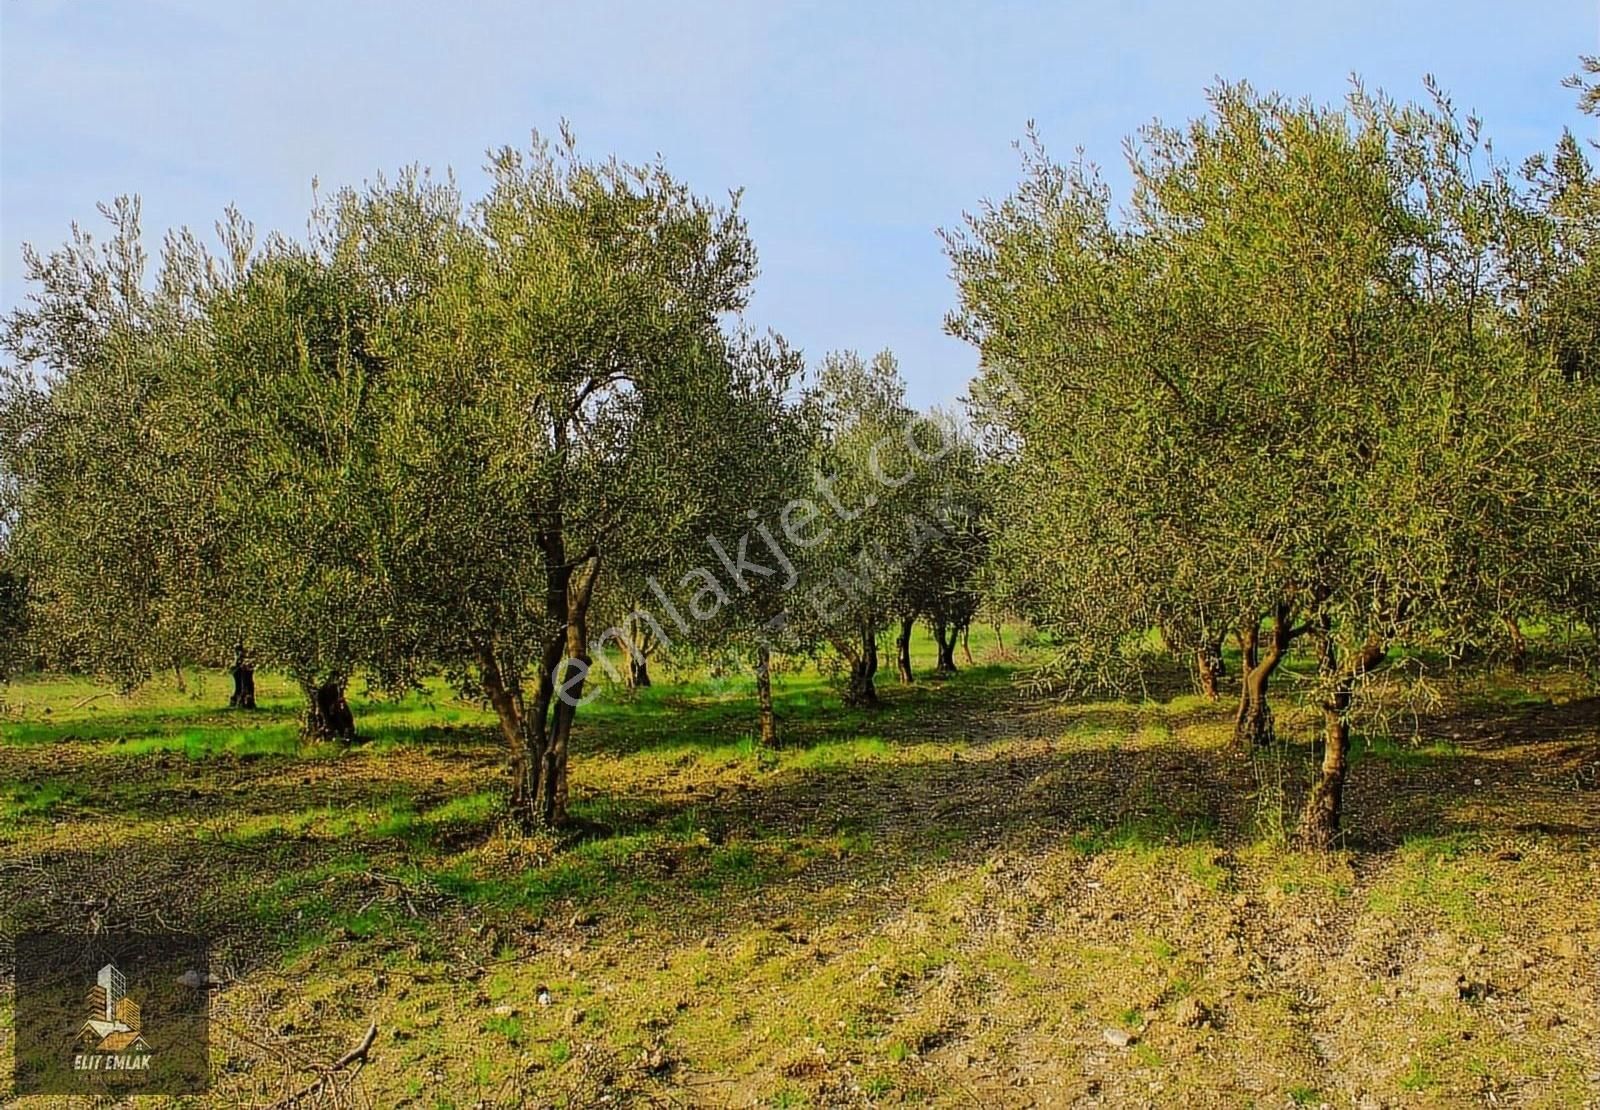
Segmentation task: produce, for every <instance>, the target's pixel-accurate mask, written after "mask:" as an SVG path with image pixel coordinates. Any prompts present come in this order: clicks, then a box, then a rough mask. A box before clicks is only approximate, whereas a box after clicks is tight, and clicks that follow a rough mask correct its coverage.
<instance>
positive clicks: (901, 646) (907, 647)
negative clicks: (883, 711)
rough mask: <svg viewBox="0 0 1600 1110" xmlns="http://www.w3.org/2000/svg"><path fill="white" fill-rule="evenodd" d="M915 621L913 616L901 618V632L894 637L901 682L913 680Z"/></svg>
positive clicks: (895, 658) (895, 656) (895, 660)
mask: <svg viewBox="0 0 1600 1110" xmlns="http://www.w3.org/2000/svg"><path fill="white" fill-rule="evenodd" d="M914 623H915V620H914V618H912V617H901V618H900V634H899V635H897V636H896V637H895V638H894V663H895V669H896V670H897V671H898V672H899V675H900V681H901V682H907V683H909V682H911V681H913V676H912V674H911V628H912V625H913V624H914Z"/></svg>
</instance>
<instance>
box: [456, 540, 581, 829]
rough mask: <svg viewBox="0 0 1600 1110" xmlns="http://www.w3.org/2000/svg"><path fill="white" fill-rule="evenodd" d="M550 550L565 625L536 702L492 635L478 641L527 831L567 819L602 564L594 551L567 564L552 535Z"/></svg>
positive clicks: (554, 607) (551, 591)
mask: <svg viewBox="0 0 1600 1110" xmlns="http://www.w3.org/2000/svg"><path fill="white" fill-rule="evenodd" d="M546 550H547V562H546V566H547V606H548V609H549V611H550V613H551V614H552V616H555V615H558V614H559V616H560V619H561V621H562V623H561V624H560V625H559V626H558V627H557V628H556V629H555V631H554V632H553V633H552V634H551V635H550V636H549V638H548V639H546V640H545V642H544V645H543V653H542V655H541V657H540V659H539V669H538V672H537V674H536V676H535V678H536V685H535V686H534V693H533V697H532V699H531V700H529V701H527V702H526V703H525V702H524V700H523V694H522V684H521V678H520V676H519V674H518V673H517V670H516V668H515V667H514V666H511V665H508V662H507V661H506V660H504V659H503V658H502V656H501V654H500V653H499V652H498V651H497V650H496V645H495V642H494V639H493V637H492V636H488V635H481V636H475V637H473V640H472V646H473V651H474V654H475V655H476V656H477V660H478V675H479V680H480V681H481V683H482V685H483V690H484V693H485V694H486V695H488V698H489V703H490V704H491V705H492V706H493V707H494V710H495V716H496V717H497V718H498V719H499V721H500V732H501V735H502V737H503V738H504V739H505V741H506V746H507V751H508V760H507V763H508V768H509V772H510V778H511V804H510V809H511V816H512V819H513V820H515V821H516V822H517V824H518V825H519V826H520V827H521V828H522V829H523V831H525V832H527V831H532V830H533V829H535V828H538V827H540V826H544V827H548V828H555V827H559V826H561V825H564V824H565V823H566V820H567V753H568V750H569V747H570V742H571V738H572V723H573V720H574V718H575V717H576V715H577V710H578V702H579V701H581V700H582V698H583V687H584V683H585V681H586V680H587V678H588V672H589V663H590V658H589V649H588V642H587V641H588V612H589V600H590V597H591V595H592V592H593V589H594V581H595V577H596V575H597V572H598V570H599V565H600V556H599V552H598V551H597V550H596V549H594V548H590V550H589V552H588V554H586V555H585V556H584V557H583V558H582V559H580V560H579V561H578V563H577V564H576V565H568V564H567V563H566V562H565V560H564V558H563V557H562V549H561V545H560V542H559V538H558V537H557V538H550V537H547V548H546Z"/></svg>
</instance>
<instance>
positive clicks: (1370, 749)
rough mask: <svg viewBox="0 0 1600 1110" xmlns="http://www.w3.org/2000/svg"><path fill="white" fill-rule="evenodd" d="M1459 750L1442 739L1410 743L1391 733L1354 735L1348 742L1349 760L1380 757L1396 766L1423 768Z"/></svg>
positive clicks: (1457, 753)
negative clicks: (1423, 742)
mask: <svg viewBox="0 0 1600 1110" xmlns="http://www.w3.org/2000/svg"><path fill="white" fill-rule="evenodd" d="M1460 754H1461V749H1460V748H1458V747H1457V746H1456V745H1454V744H1452V743H1450V742H1449V741H1445V740H1433V741H1429V742H1428V743H1426V744H1411V743H1407V742H1405V741H1403V740H1400V739H1397V738H1396V737H1393V736H1388V735H1379V736H1356V737H1355V738H1354V740H1353V743H1352V744H1351V745H1350V763H1351V765H1356V764H1359V763H1361V762H1363V761H1365V760H1368V759H1379V760H1382V761H1383V762H1385V763H1389V764H1392V765H1394V766H1396V767H1426V766H1428V765H1429V764H1430V763H1433V762H1436V761H1438V760H1441V759H1454V758H1456V757H1457V756H1459V755H1460Z"/></svg>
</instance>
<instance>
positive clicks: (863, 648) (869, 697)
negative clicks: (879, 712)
mask: <svg viewBox="0 0 1600 1110" xmlns="http://www.w3.org/2000/svg"><path fill="white" fill-rule="evenodd" d="M834 646H835V647H837V648H839V649H840V650H839V654H840V655H841V656H843V657H844V659H845V661H846V662H847V663H849V664H850V680H849V683H848V684H847V685H846V686H845V691H844V703H845V704H846V705H850V706H867V705H877V704H878V688H877V686H876V685H875V682H874V680H875V678H876V676H877V673H878V636H877V633H876V631H875V630H874V629H873V628H872V627H871V626H869V625H862V626H861V630H860V637H859V639H858V641H857V644H854V645H852V644H849V643H847V642H836V643H835V645H834Z"/></svg>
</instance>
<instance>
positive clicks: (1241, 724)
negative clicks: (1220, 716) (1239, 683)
mask: <svg viewBox="0 0 1600 1110" xmlns="http://www.w3.org/2000/svg"><path fill="white" fill-rule="evenodd" d="M1277 739H1278V733H1277V729H1276V727H1275V726H1274V724H1273V720H1272V707H1271V706H1269V705H1268V704H1267V703H1266V701H1265V700H1262V701H1249V700H1246V701H1245V702H1244V704H1242V705H1241V706H1240V707H1239V715H1238V716H1237V717H1236V718H1235V719H1234V725H1233V740H1234V743H1236V744H1238V745H1240V746H1241V747H1245V748H1265V747H1268V746H1270V745H1272V744H1273V743H1275V742H1276V741H1277Z"/></svg>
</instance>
